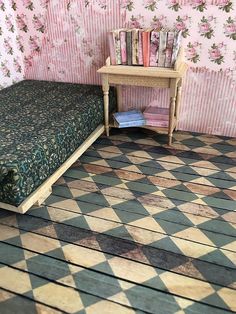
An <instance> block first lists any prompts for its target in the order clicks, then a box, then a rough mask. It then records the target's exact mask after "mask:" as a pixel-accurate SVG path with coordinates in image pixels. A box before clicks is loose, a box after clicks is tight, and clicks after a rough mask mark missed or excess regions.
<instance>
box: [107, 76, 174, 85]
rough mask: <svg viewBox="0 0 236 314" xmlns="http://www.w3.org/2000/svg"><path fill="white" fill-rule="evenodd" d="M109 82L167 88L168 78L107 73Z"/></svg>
mask: <svg viewBox="0 0 236 314" xmlns="http://www.w3.org/2000/svg"><path fill="white" fill-rule="evenodd" d="M108 82H109V84H115V85H131V86H144V87H160V88H169V87H170V79H169V78H160V77H147V76H145V77H144V76H142V77H140V76H133V75H132V76H131V75H130V76H127V75H117V74H115V75H112V74H109V75H108Z"/></svg>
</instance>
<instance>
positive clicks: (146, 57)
mask: <svg viewBox="0 0 236 314" xmlns="http://www.w3.org/2000/svg"><path fill="white" fill-rule="evenodd" d="M151 31H152V29H149V30H145V31H143V33H142V36H143V65H144V66H145V67H149V66H150V40H151Z"/></svg>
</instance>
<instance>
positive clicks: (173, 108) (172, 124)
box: [168, 79, 178, 145]
mask: <svg viewBox="0 0 236 314" xmlns="http://www.w3.org/2000/svg"><path fill="white" fill-rule="evenodd" d="M177 83H178V80H177V79H171V81H170V111H169V132H168V135H169V141H168V144H169V145H171V144H172V137H173V131H174V128H175V113H176V96H177Z"/></svg>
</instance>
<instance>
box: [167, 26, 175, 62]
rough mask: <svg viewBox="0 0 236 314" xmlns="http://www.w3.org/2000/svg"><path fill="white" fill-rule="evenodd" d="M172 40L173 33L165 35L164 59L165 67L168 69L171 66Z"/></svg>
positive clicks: (173, 37)
mask: <svg viewBox="0 0 236 314" xmlns="http://www.w3.org/2000/svg"><path fill="white" fill-rule="evenodd" d="M174 39H175V32H174V31H169V32H168V34H167V44H166V57H165V67H166V68H170V67H171V66H172V62H171V59H172V53H173V47H174Z"/></svg>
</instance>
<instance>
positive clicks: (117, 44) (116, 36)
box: [113, 31, 121, 64]
mask: <svg viewBox="0 0 236 314" xmlns="http://www.w3.org/2000/svg"><path fill="white" fill-rule="evenodd" d="M113 36H114V41H115V53H116V64H121V49H120V32H119V31H114V32H113Z"/></svg>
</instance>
